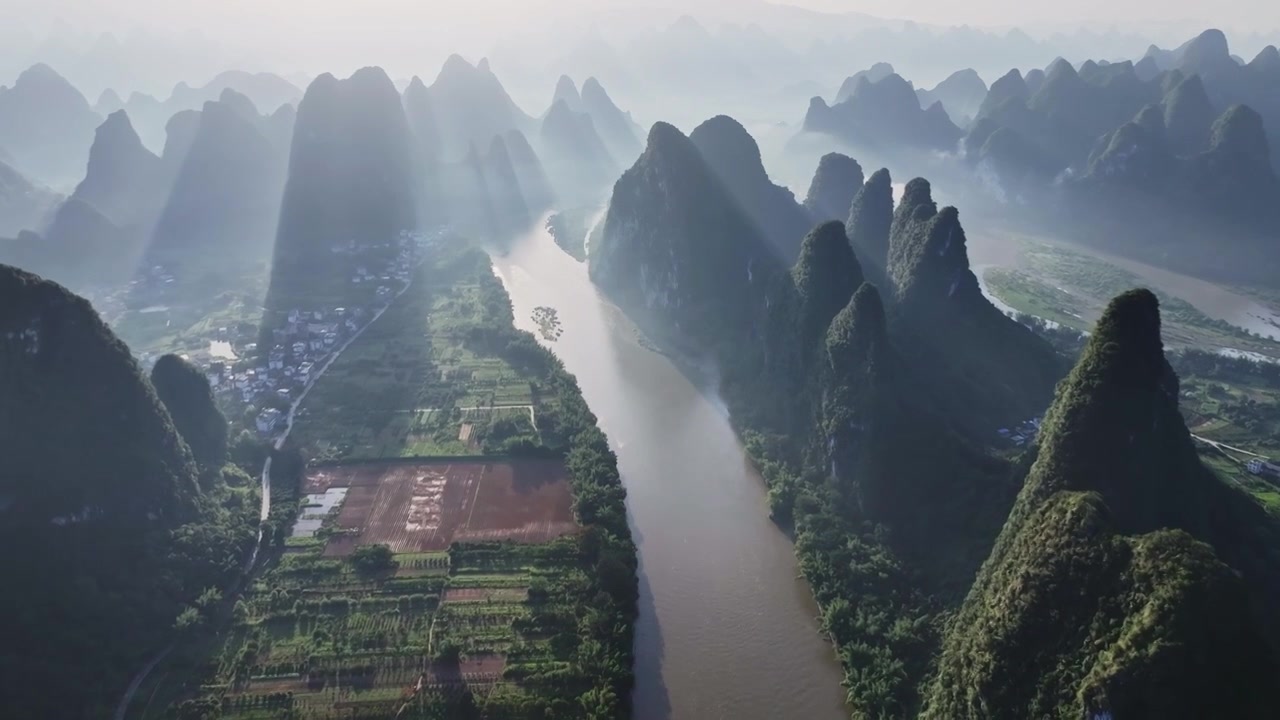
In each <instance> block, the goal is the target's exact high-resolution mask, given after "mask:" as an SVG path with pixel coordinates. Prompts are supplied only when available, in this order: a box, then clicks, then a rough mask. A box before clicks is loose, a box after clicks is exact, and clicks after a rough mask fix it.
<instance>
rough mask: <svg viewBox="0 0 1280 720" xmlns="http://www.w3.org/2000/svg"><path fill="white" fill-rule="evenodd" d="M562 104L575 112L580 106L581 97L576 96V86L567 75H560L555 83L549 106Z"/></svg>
mask: <svg viewBox="0 0 1280 720" xmlns="http://www.w3.org/2000/svg"><path fill="white" fill-rule="evenodd" d="M560 102H563V103H564V104H566V105H568V106H569V109H571V110H576V109H578V108H579V107H580V106H581V105H582V97H581V96H580V95H579V94H578V86H577V85H576V84H574V82H573V78H571V77H569V76H568V75H561V76H560V79H559V80H558V81H557V82H556V91H555V94H554V95H553V96H552V97H551V104H552V105H555V104H556V103H560Z"/></svg>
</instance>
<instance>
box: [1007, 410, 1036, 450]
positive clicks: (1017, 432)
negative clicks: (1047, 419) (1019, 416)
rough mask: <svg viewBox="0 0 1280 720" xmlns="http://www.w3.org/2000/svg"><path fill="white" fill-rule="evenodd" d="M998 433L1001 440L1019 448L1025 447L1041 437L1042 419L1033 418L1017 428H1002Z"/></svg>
mask: <svg viewBox="0 0 1280 720" xmlns="http://www.w3.org/2000/svg"><path fill="white" fill-rule="evenodd" d="M997 432H998V433H999V435H1000V437H1001V438H1003V439H1005V440H1008V441H1009V442H1011V443H1013V444H1014V445H1016V446H1018V447H1023V446H1025V445H1026V444H1028V443H1034V442H1035V441H1036V437H1038V436H1039V435H1040V418H1038V417H1033V418H1031V419H1030V420H1025V421H1023V422H1022V423H1020V424H1019V425H1018V426H1017V427H1015V428H1000V430H999V431H997Z"/></svg>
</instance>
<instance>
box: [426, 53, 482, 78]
mask: <svg viewBox="0 0 1280 720" xmlns="http://www.w3.org/2000/svg"><path fill="white" fill-rule="evenodd" d="M475 74H476V67H475V66H474V65H472V64H471V63H469V62H467V61H466V59H465V58H463V57H462V56H461V55H458V54H453V55H450V56H449V57H448V59H446V60H445V61H444V65H442V66H441V67H440V74H439V75H437V76H436V82H440V81H441V80H449V79H454V78H457V79H461V78H468V77H471V76H473V75H475Z"/></svg>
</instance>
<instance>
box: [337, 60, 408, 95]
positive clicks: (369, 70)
mask: <svg viewBox="0 0 1280 720" xmlns="http://www.w3.org/2000/svg"><path fill="white" fill-rule="evenodd" d="M347 81H348V82H350V83H351V84H352V85H354V86H356V87H369V88H377V89H378V90H385V89H386V88H391V89H392V90H395V87H396V86H395V83H393V82H391V76H390V75H387V71H386V70H383V69H382V68H381V67H378V66H377V65H367V66H365V67H362V68H360V69H359V70H357V71H355V72H354V73H352V74H351V77H350V78H348V80H347ZM399 94H400V93H396V95H399Z"/></svg>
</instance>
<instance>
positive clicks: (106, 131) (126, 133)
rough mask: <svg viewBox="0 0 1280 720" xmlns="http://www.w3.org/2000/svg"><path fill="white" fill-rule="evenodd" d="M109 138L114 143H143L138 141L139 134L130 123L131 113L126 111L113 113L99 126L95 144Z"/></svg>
mask: <svg viewBox="0 0 1280 720" xmlns="http://www.w3.org/2000/svg"><path fill="white" fill-rule="evenodd" d="M107 138H110V139H111V140H112V141H127V142H129V144H135V143H136V144H138V145H141V144H142V141H141V140H139V139H138V133H137V132H136V131H134V129H133V123H131V122H130V121H129V113H127V112H125V111H124V110H116V111H115V112H113V113H111V114H110V115H108V116H107V119H106V120H104V121H103V122H102V124H101V125H99V126H98V130H97V132H96V138H95V140H94V142H95V143H96V142H97V141H98V139H107Z"/></svg>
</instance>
